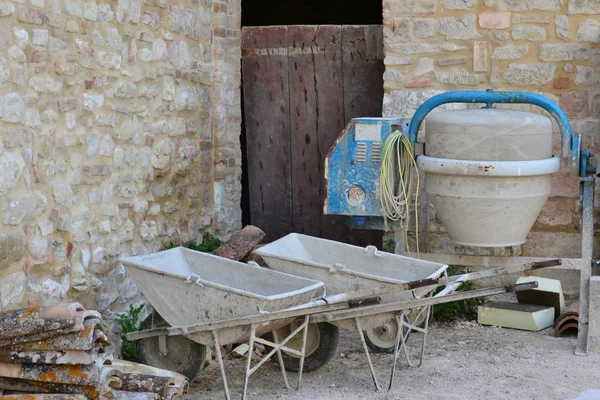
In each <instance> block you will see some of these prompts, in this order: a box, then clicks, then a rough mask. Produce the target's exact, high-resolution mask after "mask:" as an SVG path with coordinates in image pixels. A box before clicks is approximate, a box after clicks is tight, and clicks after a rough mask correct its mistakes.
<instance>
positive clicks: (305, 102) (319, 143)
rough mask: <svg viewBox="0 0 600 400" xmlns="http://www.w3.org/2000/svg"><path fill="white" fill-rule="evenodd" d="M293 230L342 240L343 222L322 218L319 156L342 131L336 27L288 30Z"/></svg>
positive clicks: (344, 235)
mask: <svg viewBox="0 0 600 400" xmlns="http://www.w3.org/2000/svg"><path fill="white" fill-rule="evenodd" d="M288 41H289V45H290V49H289V54H290V61H289V69H290V75H289V80H290V122H291V136H292V139H291V143H292V184H293V188H292V193H293V210H294V211H293V215H294V231H295V232H299V233H305V234H308V235H313V236H319V237H325V238H327V239H334V240H347V237H348V233H347V228H346V226H345V224H344V221H343V219H341V218H339V217H335V216H328V215H323V203H324V198H325V180H324V176H323V173H324V171H323V170H324V163H325V156H326V155H327V153H328V152H329V149H330V148H331V146H332V145H333V143H334V142H335V140H336V138H337V137H338V136H339V134H340V132H342V130H343V128H344V110H343V102H342V99H343V96H344V93H343V82H342V29H341V26H290V27H289V31H288Z"/></svg>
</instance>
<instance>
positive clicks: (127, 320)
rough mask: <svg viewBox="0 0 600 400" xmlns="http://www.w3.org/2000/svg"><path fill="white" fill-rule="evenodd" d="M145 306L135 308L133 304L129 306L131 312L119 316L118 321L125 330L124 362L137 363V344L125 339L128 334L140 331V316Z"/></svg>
mask: <svg viewBox="0 0 600 400" xmlns="http://www.w3.org/2000/svg"><path fill="white" fill-rule="evenodd" d="M143 309H144V305H143V304H141V305H140V306H139V307H134V306H133V304H130V305H129V310H128V311H127V312H124V313H120V314H117V318H116V319H117V321H118V322H119V324H121V328H122V329H123V343H122V345H121V355H122V356H123V359H124V360H127V361H136V344H135V342H130V341H129V340H127V339H125V334H126V333H131V332H137V331H138V330H139V329H140V323H141V322H142V321H140V315H141V313H142V310H143Z"/></svg>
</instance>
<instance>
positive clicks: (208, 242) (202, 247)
mask: <svg viewBox="0 0 600 400" xmlns="http://www.w3.org/2000/svg"><path fill="white" fill-rule="evenodd" d="M222 244H223V242H222V241H221V240H220V239H219V238H217V237H214V236H213V235H212V234H210V233H208V232H204V235H202V242H201V243H200V244H195V243H188V244H187V245H184V247H187V248H188V249H191V250H195V251H200V252H202V253H212V252H213V251H215V250H216V249H218V248H219V247H221V245H222ZM180 246H181V245H180V244H177V243H173V242H169V243H167V244H165V245H164V246H163V248H162V250H163V251H164V250H171V249H174V248H176V247H180Z"/></svg>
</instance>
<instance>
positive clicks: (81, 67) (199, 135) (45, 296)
mask: <svg viewBox="0 0 600 400" xmlns="http://www.w3.org/2000/svg"><path fill="white" fill-rule="evenodd" d="M240 16H241V4H240V0H219V1H217V0H199V1H197V0H195V1H188V0H173V1H166V0H105V1H102V0H101V1H98V2H96V1H95V0H91V1H87V0H86V1H83V0H14V2H9V1H4V2H0V137H1V139H2V141H1V142H0V215H1V218H0V226H1V228H0V309H3V310H4V309H9V308H15V307H18V306H22V305H37V304H42V305H44V304H53V303H58V302H61V301H64V300H65V299H67V298H68V299H72V300H76V301H80V302H81V303H83V304H84V306H86V307H95V308H97V309H99V310H100V311H105V310H111V309H120V308H122V307H124V306H125V305H126V303H129V302H132V301H135V300H136V299H137V296H138V292H137V288H136V287H135V285H134V284H133V282H132V281H131V280H130V279H129V278H128V277H127V276H126V274H125V272H124V271H123V270H122V269H121V268H119V266H118V264H117V263H116V262H115V259H116V258H117V257H119V256H124V255H138V254H144V253H148V252H153V251H156V250H159V249H160V248H161V247H162V246H163V244H164V243H167V242H188V241H195V240H196V239H197V238H198V236H199V235H201V233H202V232H203V231H210V232H212V233H214V234H216V235H217V236H220V237H222V238H227V237H228V236H230V235H231V234H232V233H233V232H234V231H236V230H237V229H239V228H240V224H241V211H240V205H239V199H240V193H241V182H240V180H241V178H240V177H241V155H240V146H239V133H240V122H241V111H240V95H239V92H240V90H239V85H240Z"/></svg>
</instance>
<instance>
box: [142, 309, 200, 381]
mask: <svg viewBox="0 0 600 400" xmlns="http://www.w3.org/2000/svg"><path fill="white" fill-rule="evenodd" d="M153 317H154V325H153V324H152V322H153V319H152V318H153ZM165 326H169V324H168V323H167V322H166V321H165V320H164V319H163V318H162V317H161V316H160V315H159V314H158V313H154V315H150V316H149V317H148V318H146V319H145V320H144V322H142V324H141V325H140V331H143V330H146V329H152V328H160V327H165ZM167 350H171V351H169V352H168V354H167V356H166V357H165V356H162V355H160V353H159V350H158V337H150V338H145V339H140V340H138V341H137V345H136V354H137V359H138V361H139V362H140V363H142V364H146V365H149V366H151V367H155V368H162V369H167V370H170V371H174V372H178V373H180V374H182V375H185V376H187V377H188V379H189V380H190V382H192V381H193V380H194V378H195V377H196V376H197V375H198V374H199V373H200V371H202V369H203V368H204V363H205V358H206V347H205V346H204V345H202V344H200V343H196V342H194V341H193V340H190V339H188V338H186V337H185V336H167Z"/></svg>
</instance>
